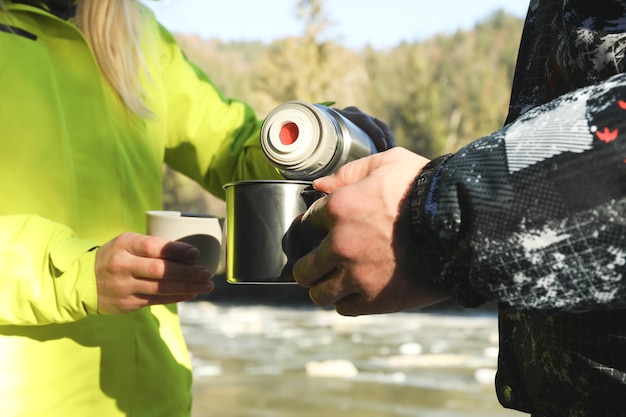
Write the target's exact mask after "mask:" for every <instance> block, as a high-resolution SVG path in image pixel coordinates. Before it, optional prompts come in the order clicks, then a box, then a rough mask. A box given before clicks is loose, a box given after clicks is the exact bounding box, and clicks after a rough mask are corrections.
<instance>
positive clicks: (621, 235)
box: [414, 74, 626, 312]
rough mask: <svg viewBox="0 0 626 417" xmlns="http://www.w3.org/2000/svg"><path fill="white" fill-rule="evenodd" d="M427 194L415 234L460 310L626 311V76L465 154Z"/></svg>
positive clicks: (450, 162) (449, 163) (571, 97)
mask: <svg viewBox="0 0 626 417" xmlns="http://www.w3.org/2000/svg"><path fill="white" fill-rule="evenodd" d="M427 194H428V197H427V199H426V200H427V201H425V202H424V204H423V205H422V207H420V208H416V210H420V213H421V215H422V216H423V218H424V219H426V221H424V222H421V224H422V226H421V227H423V228H426V229H428V230H417V231H415V230H414V231H415V232H417V233H418V235H420V236H422V237H423V236H429V237H430V239H432V240H433V241H436V242H437V243H438V245H437V246H436V247H437V248H438V249H437V253H435V254H433V256H431V257H430V259H429V260H427V262H428V263H429V265H430V268H431V271H432V273H433V276H434V278H433V279H434V280H435V281H438V282H439V283H440V284H441V285H443V286H445V287H447V288H449V289H450V290H452V291H453V292H454V293H455V294H456V295H457V296H458V297H459V301H460V302H461V303H462V304H465V305H467V306H474V305H478V304H480V302H481V301H484V300H486V299H492V300H496V301H498V302H502V303H506V304H508V305H510V306H512V307H514V308H517V309H519V310H540V311H544V312H548V311H568V312H575V311H586V310H590V309H611V308H624V307H626V280H624V275H625V272H626V74H619V75H616V76H613V77H612V78H609V79H608V80H607V81H605V82H602V83H599V84H596V85H594V86H592V87H587V88H584V89H579V90H576V91H574V92H572V93H570V94H567V95H564V96H561V97H560V98H558V99H556V100H554V101H552V102H550V103H548V104H546V105H544V106H541V107H537V108H535V109H534V110H531V111H529V112H527V113H526V114H525V115H523V116H522V117H521V118H519V119H518V120H517V121H516V122H514V123H512V124H509V125H507V126H506V127H505V128H503V129H502V130H500V131H497V132H495V133H493V134H492V135H489V136H486V137H483V138H481V139H479V140H477V141H476V142H474V143H472V144H470V145H469V146H467V147H465V148H464V149H461V150H460V151H459V152H458V153H457V154H455V155H453V156H452V157H450V158H449V159H447V160H446V161H445V163H443V164H442V165H441V166H440V168H439V169H438V170H437V171H436V172H435V173H434V175H433V176H432V179H431V182H430V185H429V187H428V193H427ZM420 233H421V234H420ZM421 244H424V242H422V243H421Z"/></svg>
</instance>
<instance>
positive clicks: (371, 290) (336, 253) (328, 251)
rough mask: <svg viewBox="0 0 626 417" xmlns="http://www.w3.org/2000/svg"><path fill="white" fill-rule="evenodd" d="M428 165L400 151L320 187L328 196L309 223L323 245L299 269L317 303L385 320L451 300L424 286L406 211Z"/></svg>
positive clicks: (307, 217)
mask: <svg viewBox="0 0 626 417" xmlns="http://www.w3.org/2000/svg"><path fill="white" fill-rule="evenodd" d="M427 163H428V159H426V158H424V157H421V156H419V155H417V154H414V153H412V152H409V151H408V150H406V149H403V148H393V149H390V150H388V151H385V152H382V153H379V154H375V155H372V156H369V157H366V158H362V159H359V160H356V161H353V162H351V163H349V164H346V165H344V166H343V167H341V168H340V169H339V170H338V171H337V172H336V173H335V174H333V175H331V176H328V177H324V178H320V179H319V180H316V181H315V182H314V186H315V188H316V189H317V190H319V191H322V192H325V193H328V195H327V196H326V197H323V198H321V199H320V200H318V201H316V202H315V203H314V204H313V205H312V206H311V208H310V209H309V210H308V211H307V212H306V213H305V214H304V216H303V218H302V227H303V228H305V230H308V233H310V234H319V235H324V234H325V238H324V240H323V241H322V243H321V244H320V245H319V246H318V247H317V248H315V249H314V250H313V251H311V252H310V253H309V254H307V255H306V256H304V257H303V258H301V259H300V260H299V261H298V262H297V263H296V264H295V265H294V268H293V275H294V279H295V280H296V282H298V283H299V284H300V285H302V286H305V287H310V291H309V294H310V297H311V300H312V301H313V302H314V303H315V304H317V305H320V306H326V305H333V304H334V306H335V309H336V310H337V312H338V313H339V314H342V315H349V316H356V315H359V314H372V313H386V312H394V311H401V310H406V309H410V308H416V307H423V306H426V305H430V304H434V303H436V302H439V301H442V300H444V299H445V298H447V295H446V294H445V293H444V292H443V291H442V290H441V289H439V288H437V287H436V286H435V285H434V284H432V283H431V282H430V281H428V280H427V279H424V277H423V274H424V271H423V268H422V267H421V265H420V261H419V256H418V254H417V247H416V245H415V244H414V243H413V241H412V240H411V239H412V238H411V236H410V232H409V223H408V218H404V217H403V215H402V214H403V213H406V210H403V204H405V198H406V195H407V193H408V191H409V189H410V187H411V184H412V183H413V180H414V179H415V177H416V176H417V175H418V174H419V172H420V171H421V169H422V168H423V167H424V165H426V164H427Z"/></svg>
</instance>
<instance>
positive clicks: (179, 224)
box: [146, 210, 224, 273]
mask: <svg viewBox="0 0 626 417" xmlns="http://www.w3.org/2000/svg"><path fill="white" fill-rule="evenodd" d="M223 225H224V219H223V218H221V217H216V216H212V215H208V214H198V213H185V212H181V211H166V210H153V211H148V212H146V234H148V235H150V236H158V237H162V238H165V239H169V240H171V241H179V242H185V243H188V244H190V245H193V246H195V247H196V248H197V249H198V251H199V252H200V255H199V256H198V261H197V263H198V264H200V265H204V266H206V267H208V268H209V270H211V272H213V273H215V272H216V271H217V267H218V266H219V262H220V255H221V253H220V251H221V247H222V237H223Z"/></svg>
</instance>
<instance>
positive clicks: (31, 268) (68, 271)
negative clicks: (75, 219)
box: [0, 215, 98, 325]
mask: <svg viewBox="0 0 626 417" xmlns="http://www.w3.org/2000/svg"><path fill="white" fill-rule="evenodd" d="M0 230H2V234H1V235H0V276H2V280H1V281H0V325H44V324H50V323H65V322H70V321H75V320H79V319H81V318H84V317H86V316H87V315H88V314H95V313H96V311H97V303H98V297H97V289H96V280H95V271H94V262H95V250H93V249H95V248H96V247H97V245H96V244H95V243H94V242H90V241H88V240H83V239H79V238H77V237H76V236H75V235H74V234H73V233H72V231H71V230H70V229H68V228H67V227H65V226H62V225H60V224H57V223H53V222H51V221H48V220H46V219H43V218H41V217H38V216H34V215H12V216H0Z"/></svg>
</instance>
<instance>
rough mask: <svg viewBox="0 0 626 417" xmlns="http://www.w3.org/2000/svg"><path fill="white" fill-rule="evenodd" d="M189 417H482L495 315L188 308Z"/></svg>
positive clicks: (491, 406)
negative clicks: (354, 314)
mask: <svg viewBox="0 0 626 417" xmlns="http://www.w3.org/2000/svg"><path fill="white" fill-rule="evenodd" d="M180 315H181V321H182V323H183V330H184V333H185V337H186V339H187V342H188V345H189V348H190V351H191V352H192V355H193V369H194V385H193V394H194V405H193V417H294V416H297V417H338V416H341V417H357V416H358V417H408V416H415V417H417V416H419V417H461V416H463V417H474V416H476V417H478V416H480V417H490V416H502V417H507V416H518V417H523V416H525V414H522V413H517V412H514V411H510V410H505V409H503V408H502V407H501V406H500V405H499V404H498V402H497V400H496V396H495V392H494V387H493V379H494V375H495V368H496V361H497V353H498V347H497V346H498V345H497V323H496V316H495V314H491V313H484V314H475V315H463V316H460V315H454V314H444V313H441V314H439V313H424V312H410V313H396V314H387V315H373V316H363V317H356V318H353V317H342V316H339V315H338V314H336V313H335V312H334V311H333V310H326V309H317V308H315V307H310V308H308V307H307V308H280V307H271V306H258V305H229V304H217V303H212V302H206V301H201V302H191V303H183V304H181V305H180Z"/></svg>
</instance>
